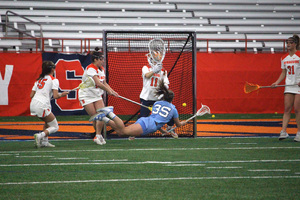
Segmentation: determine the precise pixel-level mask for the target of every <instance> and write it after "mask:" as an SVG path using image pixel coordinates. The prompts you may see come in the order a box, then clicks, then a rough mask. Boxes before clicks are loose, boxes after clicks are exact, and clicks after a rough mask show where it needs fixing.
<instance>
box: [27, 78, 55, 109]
mask: <svg viewBox="0 0 300 200" xmlns="http://www.w3.org/2000/svg"><path fill="white" fill-rule="evenodd" d="M58 87H59V81H58V79H56V78H54V77H53V76H51V75H46V76H45V77H44V78H42V79H39V80H38V81H36V82H35V83H34V85H33V87H32V90H33V91H35V94H34V96H33V98H32V100H36V101H39V102H41V103H43V104H46V105H48V106H51V104H50V100H51V97H52V95H53V92H52V90H58Z"/></svg>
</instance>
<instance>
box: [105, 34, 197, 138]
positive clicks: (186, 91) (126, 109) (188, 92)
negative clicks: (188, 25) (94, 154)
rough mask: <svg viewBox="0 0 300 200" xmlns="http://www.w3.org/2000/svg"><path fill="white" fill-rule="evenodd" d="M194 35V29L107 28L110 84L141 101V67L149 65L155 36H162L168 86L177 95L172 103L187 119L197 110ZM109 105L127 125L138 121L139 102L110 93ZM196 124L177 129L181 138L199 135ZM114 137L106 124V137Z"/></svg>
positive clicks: (107, 64) (180, 117)
mask: <svg viewBox="0 0 300 200" xmlns="http://www.w3.org/2000/svg"><path fill="white" fill-rule="evenodd" d="M195 35H196V34H195V32H171V31H161V32H157V31H104V32H103V51H104V56H105V58H106V66H105V67H106V78H107V82H108V84H109V85H110V86H111V87H112V88H113V89H114V90H115V91H116V92H118V93H119V95H121V96H123V97H126V98H128V99H131V100H133V101H136V102H139V103H140V97H139V96H140V93H141V91H142V88H143V78H142V68H143V66H145V65H149V64H148V61H147V57H146V54H148V53H149V47H148V43H149V41H150V40H153V39H161V40H163V42H164V44H165V51H166V53H165V57H164V60H163V67H164V68H165V69H166V70H167V72H168V79H169V82H170V84H169V89H171V90H172V91H173V92H174V94H175V97H174V100H173V102H172V103H173V104H174V105H175V106H176V108H177V110H178V113H179V119H180V120H185V119H188V118H189V117H191V116H192V115H193V114H194V113H196V110H197V105H196V70H195V66H196V43H195V39H196V38H195ZM183 103H185V104H186V106H183ZM106 104H107V105H109V106H114V110H115V113H116V114H117V115H119V116H120V117H121V119H123V121H124V123H125V126H128V125H130V124H132V123H134V122H135V121H136V120H137V117H138V114H139V111H140V106H139V105H137V104H134V103H131V102H129V101H125V100H124V99H122V98H117V97H113V96H109V95H107V96H106ZM196 125H197V124H196V119H195V120H194V121H191V122H190V123H188V124H187V125H185V126H183V127H179V128H176V129H175V132H176V133H177V134H178V136H179V137H183V136H184V137H192V136H196V132H197V130H196ZM163 128H164V129H165V128H166V125H165V126H164V127H163ZM114 136H116V133H115V132H114V131H113V130H111V129H110V127H107V137H114ZM149 136H150V137H151V136H152V137H153V136H154V137H159V136H161V133H160V132H159V131H157V132H155V133H152V134H149V135H148V136H147V137H149Z"/></svg>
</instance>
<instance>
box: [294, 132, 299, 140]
mask: <svg viewBox="0 0 300 200" xmlns="http://www.w3.org/2000/svg"><path fill="white" fill-rule="evenodd" d="M294 142H300V132H297V134H296V136H295V138H294Z"/></svg>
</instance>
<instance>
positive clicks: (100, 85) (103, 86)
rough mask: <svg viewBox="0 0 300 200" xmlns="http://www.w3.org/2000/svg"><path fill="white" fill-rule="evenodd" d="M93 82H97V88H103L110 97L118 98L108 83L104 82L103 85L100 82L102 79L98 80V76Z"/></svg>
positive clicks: (95, 76)
mask: <svg viewBox="0 0 300 200" xmlns="http://www.w3.org/2000/svg"><path fill="white" fill-rule="evenodd" d="M93 80H94V81H95V85H96V86H97V87H99V88H101V89H102V90H104V91H106V92H107V94H108V95H114V96H116V92H115V91H114V90H112V89H111V87H110V86H109V85H108V84H107V83H106V81H105V80H104V82H103V83H101V81H100V79H99V78H98V76H97V75H94V76H93Z"/></svg>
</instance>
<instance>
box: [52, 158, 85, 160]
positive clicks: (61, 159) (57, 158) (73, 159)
mask: <svg viewBox="0 0 300 200" xmlns="http://www.w3.org/2000/svg"><path fill="white" fill-rule="evenodd" d="M53 159H54V160H86V159H89V158H53Z"/></svg>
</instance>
